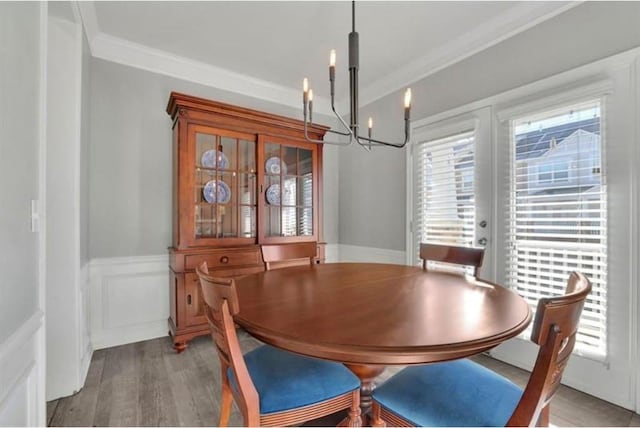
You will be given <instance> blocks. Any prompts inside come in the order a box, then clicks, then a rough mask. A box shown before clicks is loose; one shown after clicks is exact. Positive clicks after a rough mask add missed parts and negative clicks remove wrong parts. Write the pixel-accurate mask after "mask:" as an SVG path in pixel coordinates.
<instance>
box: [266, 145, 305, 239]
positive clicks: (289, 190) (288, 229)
mask: <svg viewBox="0 0 640 428" xmlns="http://www.w3.org/2000/svg"><path fill="white" fill-rule="evenodd" d="M261 138H264V137H261ZM263 142H264V143H263V144H262V150H261V155H262V156H260V161H261V163H262V165H261V166H260V168H261V169H262V173H261V176H262V179H261V185H262V187H261V189H262V193H263V195H262V198H261V202H260V203H261V204H262V220H261V224H262V228H263V230H262V235H263V237H264V240H265V242H269V241H271V242H277V241H278V239H277V238H287V240H291V238H292V237H293V238H295V237H299V238H300V240H313V239H314V237H315V236H316V231H315V226H314V221H315V215H316V213H315V210H314V208H315V207H314V201H315V199H316V198H315V196H314V195H315V194H316V192H317V189H315V186H316V178H315V176H314V174H315V170H316V148H315V147H313V146H310V145H308V144H299V145H298V144H296V145H293V144H292V145H287V144H286V142H284V143H283V142H282V141H280V140H276V139H274V138H264V140H263ZM290 144H291V143H290Z"/></svg>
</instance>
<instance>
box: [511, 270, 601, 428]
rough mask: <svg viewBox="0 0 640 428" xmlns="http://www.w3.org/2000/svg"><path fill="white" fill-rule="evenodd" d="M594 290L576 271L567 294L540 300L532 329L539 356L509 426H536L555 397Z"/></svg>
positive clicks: (569, 282)
mask: <svg viewBox="0 0 640 428" xmlns="http://www.w3.org/2000/svg"><path fill="white" fill-rule="evenodd" d="M590 292H591V283H590V282H589V280H588V279H587V278H586V277H585V276H584V275H582V274H581V273H577V272H573V273H572V274H571V275H570V276H569V281H568V283H567V288H566V294H565V295H563V296H559V297H551V298H542V299H540V301H539V302H538V307H537V310H536V316H535V319H534V324H533V330H532V332H531V340H532V341H533V342H534V343H536V344H538V345H539V346H540V349H539V351H538V357H537V359H536V363H535V366H534V368H533V371H532V372H531V376H530V378H529V382H528V384H527V387H526V388H525V390H524V393H523V395H522V398H521V399H520V402H519V403H518V406H517V407H516V410H515V411H514V413H513V415H512V416H511V419H509V422H508V424H507V425H509V426H534V425H535V424H536V422H537V421H538V418H539V417H540V413H541V412H542V410H543V409H544V408H545V407H546V406H547V405H548V404H549V402H550V401H551V398H553V395H554V394H555V392H556V390H557V389H558V387H559V386H560V380H561V379H562V373H563V371H564V369H565V367H566V365H567V362H568V361H569V357H570V356H571V352H572V351H573V347H574V346H575V343H576V334H577V331H578V324H579V322H580V315H581V313H582V308H583V306H584V302H585V300H586V298H587V295H588V294H589V293H590ZM547 411H548V410H547ZM547 416H548V415H547Z"/></svg>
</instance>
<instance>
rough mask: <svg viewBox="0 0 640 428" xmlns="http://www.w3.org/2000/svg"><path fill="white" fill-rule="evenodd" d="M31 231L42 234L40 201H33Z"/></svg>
mask: <svg viewBox="0 0 640 428" xmlns="http://www.w3.org/2000/svg"><path fill="white" fill-rule="evenodd" d="M31 231H32V232H40V201H38V200H37V199H36V200H32V201H31Z"/></svg>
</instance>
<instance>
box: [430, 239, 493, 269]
mask: <svg viewBox="0 0 640 428" xmlns="http://www.w3.org/2000/svg"><path fill="white" fill-rule="evenodd" d="M420 258H421V259H422V268H423V269H427V261H428V260H431V261H434V262H443V263H453V264H457V265H464V266H473V268H474V269H473V275H474V276H476V277H477V276H478V270H479V269H480V266H482V260H483V259H484V249H482V248H470V247H456V246H452V245H440V244H420Z"/></svg>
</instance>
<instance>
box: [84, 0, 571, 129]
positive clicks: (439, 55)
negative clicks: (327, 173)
mask: <svg viewBox="0 0 640 428" xmlns="http://www.w3.org/2000/svg"><path fill="white" fill-rule="evenodd" d="M76 3H77V7H78V9H79V11H80V15H81V17H82V23H83V27H84V30H85V33H86V35H87V39H88V40H89V47H90V49H91V54H92V55H93V56H94V57H96V58H100V59H104V60H107V61H112V62H116V63H119V64H123V65H127V66H131V67H135V68H139V69H142V70H146V71H150V72H153V73H158V74H163V75H165V76H170V77H174V78H177V79H181V80H186V81H190V82H194V83H199V84H202V85H205V86H209V87H214V88H218V89H221V90H225V91H230V92H234V93H238V94H241V95H246V96H249V97H253V98H258V99H262V100H265V101H269V102H273V103H277V104H281V105H286V106H288V107H293V108H296V109H299V108H301V100H300V98H301V94H300V91H299V90H298V89H294V88H289V87H286V86H283V85H279V84H276V83H273V82H270V81H267V80H262V79H258V78H255V77H252V76H248V75H244V74H241V73H237V72H234V71H230V70H227V69H225V68H222V67H217V66H214V65H211V64H207V63H204V62H201V61H196V60H192V59H189V58H186V57H182V56H179V55H175V54H172V53H169V52H166V51H163V50H160V49H155V48H151V47H149V46H146V45H142V44H138V43H134V42H131V41H128V40H125V39H122V38H118V37H114V36H111V35H108V34H105V33H102V32H101V31H100V28H99V25H98V19H97V15H96V10H95V4H94V2H93V1H78V2H76ZM580 3H582V1H572V2H567V3H564V4H563V5H562V6H558V5H557V2H527V3H521V4H519V5H517V6H514V7H513V8H511V9H510V10H508V11H506V12H504V13H502V14H499V15H496V16H495V17H494V18H493V19H491V20H489V21H486V22H485V23H484V24H482V25H481V26H479V27H477V28H476V29H474V30H472V31H470V32H467V33H465V34H463V35H462V36H460V37H458V38H457V39H454V40H452V41H451V42H449V43H447V44H445V45H443V46H441V47H440V48H438V49H436V50H434V51H432V52H430V53H428V54H427V55H425V56H423V57H420V58H417V59H416V60H414V61H412V62H410V63H409V64H407V65H406V66H404V67H401V68H399V69H397V70H396V71H394V72H393V73H391V74H389V75H387V76H384V77H383V78H381V79H378V80H376V81H374V82H373V83H372V84H370V85H368V86H366V87H364V88H362V89H361V92H360V105H361V106H365V105H367V104H370V103H372V102H374V101H376V100H378V99H380V98H382V97H384V96H386V95H389V94H390V93H392V92H395V91H398V90H400V89H401V88H403V87H405V86H407V85H408V84H409V83H412V82H416V81H418V80H420V79H423V78H425V77H427V76H430V75H432V74H434V73H436V72H438V71H440V70H442V69H444V68H447V67H449V66H451V65H453V64H455V63H457V62H460V61H462V60H464V59H466V58H468V57H470V56H472V55H474V54H476V53H478V52H480V51H482V50H484V49H487V48H489V47H491V46H493V45H496V44H498V43H500V42H501V41H503V40H506V39H508V38H510V37H512V36H514V35H516V34H518V33H521V32H523V31H525V30H527V29H529V28H531V27H533V26H535V25H537V24H539V23H541V22H543V21H546V20H547V19H550V18H552V17H554V16H557V15H559V14H561V13H562V12H565V11H567V10H569V9H571V8H573V7H575V6H577V5H578V4H580ZM532 15H533V16H537V18H536V19H531V16H532ZM316 98H317V99H316V102H315V103H314V104H315V106H316V109H315V111H316V113H317V114H322V115H328V116H333V111H332V110H331V108H330V103H329V100H328V99H327V98H325V97H319V96H318V97H316ZM348 105H349V100H348V99H347V98H346V97H345V98H342V99H338V100H337V101H336V108H337V110H338V111H343V112H345V108H347V107H348ZM343 114H345V113H343Z"/></svg>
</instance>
